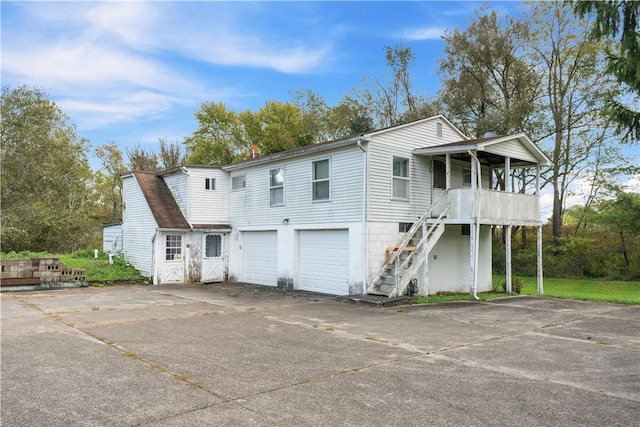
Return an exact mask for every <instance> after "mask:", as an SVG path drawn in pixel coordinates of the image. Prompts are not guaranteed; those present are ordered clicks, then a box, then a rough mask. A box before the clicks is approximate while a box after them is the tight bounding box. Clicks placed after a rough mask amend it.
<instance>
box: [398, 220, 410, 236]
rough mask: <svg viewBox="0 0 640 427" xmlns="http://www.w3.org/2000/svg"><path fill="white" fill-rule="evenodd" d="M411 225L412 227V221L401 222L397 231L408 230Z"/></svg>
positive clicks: (403, 231) (404, 231)
mask: <svg viewBox="0 0 640 427" xmlns="http://www.w3.org/2000/svg"><path fill="white" fill-rule="evenodd" d="M411 227H413V223H412V222H401V223H400V224H399V226H398V232H399V233H406V232H407V231H409V230H410V229H411Z"/></svg>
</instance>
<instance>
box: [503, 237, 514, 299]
mask: <svg viewBox="0 0 640 427" xmlns="http://www.w3.org/2000/svg"><path fill="white" fill-rule="evenodd" d="M504 232H505V236H504V246H505V255H506V261H507V265H506V266H505V273H506V275H507V279H506V289H505V290H506V291H507V294H508V295H511V285H512V283H511V226H510V225H507V227H506V228H505V230H504Z"/></svg>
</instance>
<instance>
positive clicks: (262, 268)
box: [242, 231, 278, 286]
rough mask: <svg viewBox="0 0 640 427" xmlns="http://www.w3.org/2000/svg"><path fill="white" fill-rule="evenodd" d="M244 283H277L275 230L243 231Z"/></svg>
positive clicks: (272, 284) (271, 284)
mask: <svg viewBox="0 0 640 427" xmlns="http://www.w3.org/2000/svg"><path fill="white" fill-rule="evenodd" d="M242 280H243V281H244V282H246V283H253V284H256V285H266V286H276V285H277V284H278V235H277V233H276V232H275V231H247V232H245V233H244V273H243V279H242Z"/></svg>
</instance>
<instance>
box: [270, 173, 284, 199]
mask: <svg viewBox="0 0 640 427" xmlns="http://www.w3.org/2000/svg"><path fill="white" fill-rule="evenodd" d="M269 203H270V205H271V206H283V205H284V168H275V169H271V170H270V171H269Z"/></svg>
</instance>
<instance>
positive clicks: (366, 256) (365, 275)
mask: <svg viewBox="0 0 640 427" xmlns="http://www.w3.org/2000/svg"><path fill="white" fill-rule="evenodd" d="M362 141H363V138H362V137H360V138H359V139H358V142H357V144H358V148H360V149H361V150H362V153H363V154H362V258H363V260H362V266H363V267H362V270H363V271H362V277H363V279H362V294H366V293H367V288H368V286H369V244H368V243H369V242H368V237H369V231H368V230H367V165H368V162H367V156H368V153H367V150H366V149H365V148H364V147H363V146H362Z"/></svg>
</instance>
